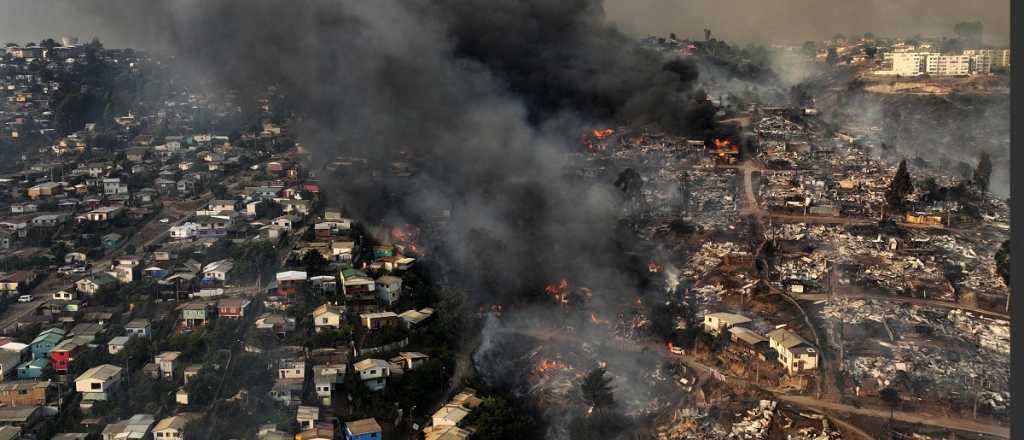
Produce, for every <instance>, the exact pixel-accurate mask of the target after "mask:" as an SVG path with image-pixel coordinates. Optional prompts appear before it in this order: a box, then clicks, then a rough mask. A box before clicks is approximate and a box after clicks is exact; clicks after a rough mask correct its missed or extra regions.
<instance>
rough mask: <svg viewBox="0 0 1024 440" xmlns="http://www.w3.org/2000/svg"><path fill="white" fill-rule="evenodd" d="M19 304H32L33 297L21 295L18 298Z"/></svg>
mask: <svg viewBox="0 0 1024 440" xmlns="http://www.w3.org/2000/svg"><path fill="white" fill-rule="evenodd" d="M18 302H21V303H30V302H32V295H21V296H19V297H18Z"/></svg>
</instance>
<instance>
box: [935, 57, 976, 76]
mask: <svg viewBox="0 0 1024 440" xmlns="http://www.w3.org/2000/svg"><path fill="white" fill-rule="evenodd" d="M925 72H927V73H928V74H929V75H936V76H965V75H969V74H970V73H971V57H970V56H969V55H939V54H934V53H933V54H928V57H927V58H926V59H925Z"/></svg>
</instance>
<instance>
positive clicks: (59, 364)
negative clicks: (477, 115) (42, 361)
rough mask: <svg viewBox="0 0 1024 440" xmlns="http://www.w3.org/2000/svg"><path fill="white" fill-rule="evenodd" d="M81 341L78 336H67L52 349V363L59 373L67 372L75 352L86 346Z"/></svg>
mask: <svg viewBox="0 0 1024 440" xmlns="http://www.w3.org/2000/svg"><path fill="white" fill-rule="evenodd" d="M79 341H80V340H79V339H78V338H67V339H65V340H63V341H60V343H58V344H57V345H56V346H54V347H53V349H51V350H50V364H51V365H53V370H54V371H56V372H57V373H58V374H67V372H68V369H69V368H71V361H72V360H74V357H75V354H76V353H78V352H79V351H81V350H82V349H83V348H84V347H83V345H82V343H81V342H79Z"/></svg>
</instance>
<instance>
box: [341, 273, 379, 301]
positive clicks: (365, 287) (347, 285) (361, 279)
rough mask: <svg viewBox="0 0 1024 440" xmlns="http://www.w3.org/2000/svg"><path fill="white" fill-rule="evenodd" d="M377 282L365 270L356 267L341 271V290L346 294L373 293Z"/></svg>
mask: <svg viewBox="0 0 1024 440" xmlns="http://www.w3.org/2000/svg"><path fill="white" fill-rule="evenodd" d="M376 287H377V283H376V282H374V280H373V278H370V277H369V276H367V275H366V273H365V272H363V271H361V270H356V269H344V270H342V271H341V291H342V293H344V294H345V295H346V296H359V295H366V294H370V293H373V291H374V290H375V289H376Z"/></svg>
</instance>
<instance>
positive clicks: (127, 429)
mask: <svg viewBox="0 0 1024 440" xmlns="http://www.w3.org/2000/svg"><path fill="white" fill-rule="evenodd" d="M155 421H156V418H155V417H153V415H152V414H136V415H134V416H131V417H129V418H128V419H126V420H121V421H119V422H115V423H111V424H109V425H107V426H105V427H104V428H103V432H102V433H101V438H102V439H103V440H122V439H143V438H149V436H150V429H152V428H153V423H154V422H155Z"/></svg>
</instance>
